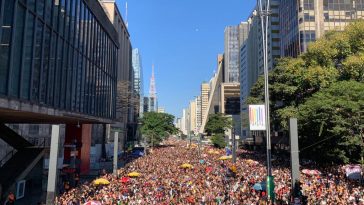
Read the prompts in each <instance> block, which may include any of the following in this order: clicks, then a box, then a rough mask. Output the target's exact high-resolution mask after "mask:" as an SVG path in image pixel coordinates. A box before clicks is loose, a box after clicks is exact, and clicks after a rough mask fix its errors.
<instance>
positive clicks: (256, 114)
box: [249, 105, 266, 130]
mask: <svg viewBox="0 0 364 205" xmlns="http://www.w3.org/2000/svg"><path fill="white" fill-rule="evenodd" d="M249 125H250V130H265V129H266V125H265V107H264V105H249Z"/></svg>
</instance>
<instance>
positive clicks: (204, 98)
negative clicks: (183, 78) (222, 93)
mask: <svg viewBox="0 0 364 205" xmlns="http://www.w3.org/2000/svg"><path fill="white" fill-rule="evenodd" d="M209 92H210V84H209V83H206V82H204V83H202V84H201V123H202V121H203V120H204V117H206V116H205V115H206V112H207V106H208V104H209Z"/></svg>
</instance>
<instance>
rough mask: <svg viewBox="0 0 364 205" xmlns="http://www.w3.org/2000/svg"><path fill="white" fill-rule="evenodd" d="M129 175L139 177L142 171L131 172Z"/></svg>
mask: <svg viewBox="0 0 364 205" xmlns="http://www.w3.org/2000/svg"><path fill="white" fill-rule="evenodd" d="M128 176H129V177H138V176H140V173H138V172H130V173H129V174H128Z"/></svg>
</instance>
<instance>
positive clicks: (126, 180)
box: [120, 177, 130, 183]
mask: <svg viewBox="0 0 364 205" xmlns="http://www.w3.org/2000/svg"><path fill="white" fill-rule="evenodd" d="M129 180H130V178H129V177H121V180H120V181H121V182H122V183H127V182H129Z"/></svg>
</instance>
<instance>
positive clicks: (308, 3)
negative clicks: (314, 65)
mask: <svg viewBox="0 0 364 205" xmlns="http://www.w3.org/2000/svg"><path fill="white" fill-rule="evenodd" d="M363 17H364V0H297V1H292V0H281V6H280V30H281V39H282V41H281V55H282V56H292V57H296V56H298V55H299V54H301V53H303V52H305V51H306V50H307V46H308V44H309V43H310V42H312V41H315V40H316V39H318V38H320V37H322V36H323V35H324V34H325V32H327V31H330V30H336V31H341V30H343V29H344V28H345V26H347V25H348V24H349V23H350V22H352V21H353V20H355V19H362V18H363Z"/></svg>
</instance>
